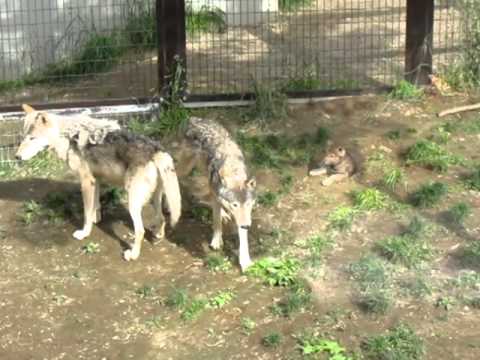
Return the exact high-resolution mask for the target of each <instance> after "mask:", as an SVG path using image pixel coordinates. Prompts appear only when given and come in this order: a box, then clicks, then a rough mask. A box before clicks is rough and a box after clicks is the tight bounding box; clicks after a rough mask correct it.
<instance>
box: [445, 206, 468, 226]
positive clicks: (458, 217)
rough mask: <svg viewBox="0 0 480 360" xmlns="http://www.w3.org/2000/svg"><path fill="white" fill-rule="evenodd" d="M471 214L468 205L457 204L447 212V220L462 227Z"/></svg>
mask: <svg viewBox="0 0 480 360" xmlns="http://www.w3.org/2000/svg"><path fill="white" fill-rule="evenodd" d="M471 213H472V208H471V206H470V205H468V204H466V203H464V202H459V203H456V204H454V205H452V207H450V209H449V210H448V217H449V219H450V220H451V221H452V222H453V223H454V224H457V225H463V223H464V222H465V219H466V218H467V217H468V216H469V215H470V214H471Z"/></svg>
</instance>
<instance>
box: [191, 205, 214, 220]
mask: <svg viewBox="0 0 480 360" xmlns="http://www.w3.org/2000/svg"><path fill="white" fill-rule="evenodd" d="M190 213H191V214H192V218H193V219H195V220H196V221H198V222H201V223H203V224H211V223H212V219H213V217H212V216H213V215H212V209H211V208H210V207H207V206H201V205H196V206H193V207H191V208H190Z"/></svg>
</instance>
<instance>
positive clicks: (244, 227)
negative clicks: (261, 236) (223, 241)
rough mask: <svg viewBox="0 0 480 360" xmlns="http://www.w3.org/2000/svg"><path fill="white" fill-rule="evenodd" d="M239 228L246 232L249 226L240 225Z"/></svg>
mask: <svg viewBox="0 0 480 360" xmlns="http://www.w3.org/2000/svg"><path fill="white" fill-rule="evenodd" d="M240 228H241V229H243V230H248V229H250V225H242V226H240Z"/></svg>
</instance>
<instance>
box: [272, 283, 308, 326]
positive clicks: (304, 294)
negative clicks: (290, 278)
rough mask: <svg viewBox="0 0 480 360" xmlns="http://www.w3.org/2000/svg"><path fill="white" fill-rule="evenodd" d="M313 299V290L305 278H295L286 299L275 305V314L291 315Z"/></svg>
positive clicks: (273, 308)
mask: <svg viewBox="0 0 480 360" xmlns="http://www.w3.org/2000/svg"><path fill="white" fill-rule="evenodd" d="M311 300H312V290H311V289H310V287H309V286H308V284H307V283H306V282H305V281H303V280H299V279H298V280H295V281H294V282H293V284H292V285H290V287H289V289H288V293H287V295H286V297H285V298H284V299H282V300H281V301H280V302H278V303H277V304H275V305H273V307H272V312H273V313H274V314H275V315H278V316H283V317H291V315H292V314H294V313H296V312H299V311H301V310H302V309H304V308H306V307H307V306H308V305H309V304H310V302H311Z"/></svg>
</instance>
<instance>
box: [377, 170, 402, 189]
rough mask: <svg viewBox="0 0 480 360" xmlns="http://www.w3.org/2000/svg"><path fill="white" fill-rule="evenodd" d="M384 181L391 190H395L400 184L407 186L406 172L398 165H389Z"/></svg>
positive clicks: (385, 171)
mask: <svg viewBox="0 0 480 360" xmlns="http://www.w3.org/2000/svg"><path fill="white" fill-rule="evenodd" d="M382 183H383V184H384V185H385V186H386V187H387V188H388V189H390V190H391V191H395V189H396V188H397V186H398V185H400V184H403V186H404V187H406V185H407V180H406V176H405V172H404V171H403V170H402V169H401V168H398V167H389V168H388V169H385V170H384V174H383V177H382Z"/></svg>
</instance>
